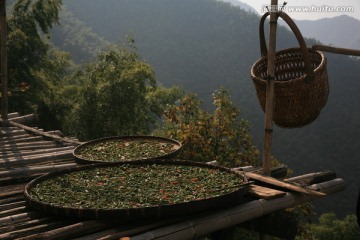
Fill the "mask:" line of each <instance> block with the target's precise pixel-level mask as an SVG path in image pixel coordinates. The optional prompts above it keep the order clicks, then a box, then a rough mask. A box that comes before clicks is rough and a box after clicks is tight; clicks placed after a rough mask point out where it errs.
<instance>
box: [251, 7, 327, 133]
mask: <svg viewBox="0 0 360 240" xmlns="http://www.w3.org/2000/svg"><path fill="white" fill-rule="evenodd" d="M278 14H279V16H280V17H281V18H282V19H283V20H284V21H285V22H286V23H287V24H288V25H289V27H290V28H291V30H292V31H293V33H294V34H295V36H296V38H297V40H298V42H299V44H300V47H299V48H288V49H284V50H281V51H278V52H276V55H275V79H274V112H273V121H274V123H275V124H276V125H278V126H279V127H283V128H295V127H303V126H305V125H308V124H310V123H311V122H313V121H314V120H315V119H316V118H317V117H318V116H319V114H320V112H321V109H322V108H323V107H324V106H325V105H326V102H327V98H328V95H329V83H328V75H327V70H326V64H327V60H326V58H325V56H324V55H323V54H322V53H321V52H319V51H314V50H312V49H311V48H307V47H306V44H305V41H304V38H303V37H302V35H301V33H300V31H299V29H298V28H297V26H296V25H295V23H294V22H293V21H292V19H291V18H290V17H289V16H288V15H287V14H285V13H284V12H279V13H278ZM268 15H269V13H265V14H264V15H263V16H262V18H261V20H260V27H259V35H260V48H261V55H262V58H261V59H259V60H258V61H257V62H255V64H254V65H253V66H252V68H251V78H252V80H253V83H254V85H255V89H256V94H257V97H258V99H259V102H260V105H261V107H262V109H263V111H265V105H266V87H267V82H268V80H269V79H268V77H267V76H268V74H267V54H268V53H267V47H266V41H265V34H264V22H265V19H266V17H267V16H268Z"/></svg>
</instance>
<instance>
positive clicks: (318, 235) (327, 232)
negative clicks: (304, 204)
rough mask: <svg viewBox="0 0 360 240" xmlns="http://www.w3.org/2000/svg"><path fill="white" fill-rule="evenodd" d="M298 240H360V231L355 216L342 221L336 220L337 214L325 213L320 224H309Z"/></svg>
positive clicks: (349, 216)
mask: <svg viewBox="0 0 360 240" xmlns="http://www.w3.org/2000/svg"><path fill="white" fill-rule="evenodd" d="M296 239H298V240H301V239H314V240H315V239H318V240H327V239H333V240H342V239H349V240H350V239H354V240H355V239H360V229H359V226H358V225H357V222H356V216H355V215H347V216H346V217H345V218H344V219H342V220H341V219H337V218H336V215H335V213H325V214H322V215H321V216H320V218H319V223H318V224H307V225H306V228H305V230H304V231H303V232H302V233H300V234H299V236H298V237H297V238H296Z"/></svg>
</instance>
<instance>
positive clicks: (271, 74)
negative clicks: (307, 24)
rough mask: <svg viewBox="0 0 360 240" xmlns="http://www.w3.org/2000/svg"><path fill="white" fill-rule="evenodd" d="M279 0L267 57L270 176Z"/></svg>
mask: <svg viewBox="0 0 360 240" xmlns="http://www.w3.org/2000/svg"><path fill="white" fill-rule="evenodd" d="M277 6H278V1H277V0H271V6H270V9H269V11H270V35H269V52H268V59H267V77H268V82H267V86H266V105H265V135H264V149H263V151H264V152H263V174H264V175H267V176H269V175H270V169H271V144H272V131H273V110H274V79H275V51H276V27H277V18H278V16H277V11H276V10H277Z"/></svg>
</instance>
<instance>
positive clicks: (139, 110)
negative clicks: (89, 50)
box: [66, 39, 182, 139]
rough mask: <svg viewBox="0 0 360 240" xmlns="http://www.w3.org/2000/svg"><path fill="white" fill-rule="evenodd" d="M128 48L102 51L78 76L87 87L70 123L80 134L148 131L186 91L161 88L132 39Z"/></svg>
mask: <svg viewBox="0 0 360 240" xmlns="http://www.w3.org/2000/svg"><path fill="white" fill-rule="evenodd" d="M128 47H130V48H126V47H120V46H114V47H113V48H111V49H109V50H108V51H103V52H101V53H100V54H99V58H98V61H97V62H94V63H91V64H88V65H87V66H86V67H85V68H84V69H83V70H81V71H79V72H77V73H76V74H75V75H74V79H73V81H74V82H75V81H77V82H78V84H77V85H78V86H83V87H81V89H80V92H79V97H78V98H77V99H76V103H75V107H74V109H73V111H72V113H71V116H70V117H69V121H68V122H67V123H66V126H67V129H68V130H69V131H70V132H72V133H74V134H75V135H76V136H77V137H79V138H82V139H94V138H100V137H104V136H114V135H131V134H148V133H150V130H151V129H152V128H153V126H154V125H155V123H156V120H157V116H159V115H161V114H162V108H164V106H166V104H171V103H173V102H174V101H175V99H177V98H179V95H180V94H181V93H182V92H181V90H180V89H179V88H171V89H165V88H159V87H157V81H156V78H155V73H154V71H153V70H152V68H151V67H150V66H149V65H148V64H146V63H145V62H143V61H141V59H140V57H139V55H138V54H137V53H136V51H135V50H136V48H135V47H134V45H133V40H132V39H130V40H129V46H128ZM158 93H162V94H163V96H159V94H158ZM154 96H157V97H159V99H155V98H154ZM160 103H161V104H160Z"/></svg>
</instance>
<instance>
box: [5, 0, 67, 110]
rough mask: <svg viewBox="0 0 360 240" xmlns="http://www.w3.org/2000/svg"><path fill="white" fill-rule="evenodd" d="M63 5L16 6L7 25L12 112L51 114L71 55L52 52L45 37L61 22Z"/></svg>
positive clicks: (56, 0)
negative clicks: (60, 15)
mask: <svg viewBox="0 0 360 240" xmlns="http://www.w3.org/2000/svg"><path fill="white" fill-rule="evenodd" d="M61 3H62V1H61V0H52V1H47V0H37V1H35V0H34V1H31V0H25V1H16V2H15V4H14V7H13V9H12V11H11V13H12V15H10V16H9V18H8V21H7V25H8V44H7V45H8V68H9V71H8V72H9V76H8V82H9V90H10V98H9V111H20V112H34V111H36V110H39V109H43V108H45V109H48V110H49V109H50V108H51V107H50V105H51V103H53V102H54V98H55V96H54V95H55V92H56V88H58V86H59V85H61V82H62V79H63V77H64V76H65V75H66V68H67V67H68V66H69V54H67V53H64V52H61V51H59V50H56V49H54V48H52V47H51V45H50V44H49V43H48V41H47V38H46V37H45V35H46V34H48V33H49V30H50V28H51V27H52V26H53V25H54V24H56V23H57V22H58V17H59V16H58V13H59V11H60V7H61ZM44 34H45V35H44ZM39 105H42V107H40V108H39V109H37V107H38V106H39ZM40 115H43V113H41V112H40Z"/></svg>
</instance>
